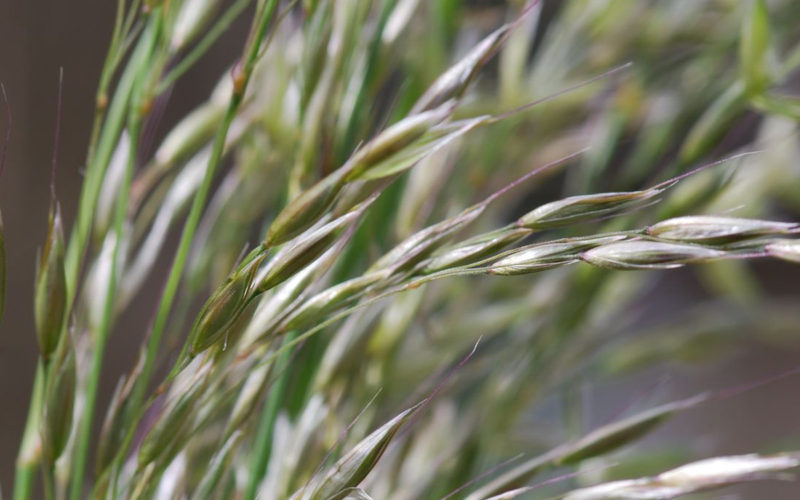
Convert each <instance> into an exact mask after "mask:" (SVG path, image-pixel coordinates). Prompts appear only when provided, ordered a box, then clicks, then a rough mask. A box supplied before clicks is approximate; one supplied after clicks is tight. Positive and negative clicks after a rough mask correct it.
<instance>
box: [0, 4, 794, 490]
mask: <svg viewBox="0 0 800 500" xmlns="http://www.w3.org/2000/svg"><path fill="white" fill-rule="evenodd" d="M468 3H469V2H468ZM471 3H472V4H475V5H477V6H478V7H485V8H487V9H489V8H493V6H496V5H498V4H501V3H502V2H485V1H484V2H471ZM626 3H627V2H626ZM648 3H649V2H648ZM666 3H670V2H669V0H667V2H666ZM674 3H675V4H680V3H682V2H674ZM721 3H730V2H721ZM113 14H114V2H111V1H109V0H79V1H71V2H59V1H53V0H2V1H0V82H2V83H3V84H4V86H5V88H6V91H7V94H8V99H9V102H10V106H11V109H12V112H13V118H14V124H13V128H12V138H11V143H10V145H9V156H8V164H7V168H6V171H5V174H4V176H3V177H2V179H0V207H1V208H2V214H3V220H4V223H5V238H6V246H7V258H8V262H9V274H8V283H7V290H8V293H7V304H6V315H5V317H4V318H3V322H2V325H0V484H1V485H2V489H3V492H9V491H10V489H11V482H12V476H13V463H14V457H15V454H16V452H17V447H18V444H19V438H20V435H21V432H22V428H23V423H24V418H25V413H26V411H27V405H28V402H29V394H30V390H31V381H32V376H33V370H34V365H35V359H36V339H35V334H34V332H33V312H32V303H33V300H32V296H33V291H32V287H33V277H34V269H35V259H36V256H37V251H38V248H39V246H40V245H41V242H42V241H43V239H44V236H45V232H46V218H47V209H48V203H49V172H50V168H51V158H52V154H53V136H54V130H55V116H56V99H57V90H58V74H59V68H63V69H64V84H63V109H62V121H61V140H60V144H59V148H58V170H57V187H56V189H57V193H58V198H59V200H60V203H61V207H62V213H63V214H64V216H65V222H66V225H67V227H70V222H71V218H72V216H73V215H74V211H75V203H76V200H77V197H78V193H79V189H80V184H81V180H82V177H81V170H82V165H83V161H84V157H85V154H86V151H85V144H86V143H87V139H88V136H89V126H90V124H91V119H92V112H93V100H94V92H95V89H96V82H97V78H98V73H99V70H100V68H101V66H102V60H103V57H104V56H105V47H106V43H107V41H108V38H109V36H110V31H111V24H110V20H111V19H112V17H113ZM244 26H245V24H244V23H239V24H236V25H234V29H232V30H231V31H230V33H229V34H228V35H227V36H225V37H224V38H223V39H222V41H221V42H220V43H218V44H217V46H216V47H215V48H214V49H213V51H212V53H211V54H210V56H209V57H206V58H204V59H203V60H202V61H201V63H200V64H199V65H198V66H197V67H195V68H194V69H193V70H192V73H191V74H190V75H189V76H188V77H187V78H185V79H184V80H183V81H182V83H181V84H179V86H178V87H176V88H175V89H174V91H173V93H172V96H171V98H170V101H169V106H168V107H167V108H166V112H165V116H164V118H163V121H162V124H161V127H160V129H159V135H163V133H164V132H165V131H166V130H168V129H169V126H170V125H171V124H174V123H175V122H176V121H177V120H178V119H179V118H180V117H181V116H183V115H184V114H185V113H186V112H187V111H188V110H190V109H192V108H193V106H195V105H197V103H199V102H201V101H202V100H204V99H205V98H206V97H207V95H208V93H209V92H210V90H211V88H212V87H213V85H214V84H215V83H216V81H217V79H218V76H219V75H220V74H221V73H222V72H223V71H224V70H225V68H226V67H227V64H228V61H230V60H231V58H232V57H233V55H234V54H236V53H237V51H238V49H239V47H240V46H241V43H242V38H243V37H244ZM2 116H3V119H4V117H5V113H2ZM748 120H749V121H748ZM757 124H758V121H757V120H754V118H753V117H752V116H744V117H742V118H741V119H740V120H739V121H738V122H737V127H738V128H736V127H732V130H733V132H732V133H731V139H730V141H731V144H735V143H736V140H737V134H738V135H740V136H741V135H742V134H744V136H747V135H748V134H750V133H752V131H750V130H749V129H754V128H755V127H756V125H757ZM4 127H5V125H2V128H0V130H5V129H4ZM748 127H749V129H748ZM794 161H795V163H796V165H800V157H797V158H795V159H794ZM792 189H795V190H797V191H799V192H800V184H798V185H795V186H793V187H792ZM541 195H542V196H548V195H547V193H544V194H541ZM745 202H746V200H742V203H745ZM795 209H796V207H794V208H791V207H780V210H781V211H782V215H784V216H785V217H786V218H787V220H800V214H799V213H798V212H796V211H794V210H795ZM752 268H753V269H754V270H755V273H754V276H755V277H756V278H757V281H758V285H757V286H758V288H759V289H760V292H759V293H761V294H763V295H762V297H767V298H770V299H774V302H775V303H782V304H783V303H789V304H791V303H794V304H796V305H797V309H798V310H800V301H799V300H797V299H798V298H799V297H800V268H798V267H791V266H789V265H787V264H781V263H775V262H758V263H756V264H754V265H753V266H752ZM154 274H158V273H154ZM653 280H658V282H657V283H655V284H654V286H653V287H652V288H651V289H650V291H649V292H648V295H647V296H646V297H641V298H640V299H639V301H638V302H639V307H640V311H639V312H640V315H641V316H642V317H648V318H654V317H669V316H670V315H672V314H675V312H676V311H681V312H683V311H686V310H688V309H691V307H692V306H694V305H695V304H696V303H697V302H699V301H700V300H702V299H705V298H707V297H708V295H709V294H708V290H707V286H706V285H704V284H703V283H700V282H698V278H697V277H696V276H695V275H694V274H693V273H692V272H691V271H685V272H684V271H680V272H670V273H659V274H657V275H653ZM151 285H156V284H151ZM154 293H157V287H156V286H150V287H149V288H148V289H147V290H146V291H145V293H143V294H142V295H143V296H144V298H143V299H142V300H139V301H138V302H137V303H135V304H134V306H133V307H132V310H131V312H130V313H128V314H131V315H138V316H139V317H147V316H149V315H151V314H152V302H151V301H149V300H147V298H148V296H151V295H152V294H154ZM763 300H764V301H765V302H768V300H766V299H763ZM721 315H722V318H720V321H721V322H723V323H724V322H725V321H733V322H737V321H740V319H741V321H742V322H743V323H742V325H743V326H745V327H746V328H744V330H746V333H745V334H743V335H742V336H741V338H740V339H739V341H738V342H737V343H736V345H735V346H727V345H723V344H721V343H715V342H713V341H709V343H707V344H704V348H705V349H706V350H707V352H700V353H695V352H692V353H687V354H686V356H685V359H684V360H683V361H685V362H678V363H668V364H665V363H660V362H657V361H654V362H653V363H652V366H645V367H644V369H643V371H641V372H639V373H638V374H637V375H636V376H631V377H622V378H621V379H619V382H614V383H608V384H603V385H600V386H597V385H592V386H591V390H587V391H586V392H585V394H582V395H581V397H583V398H585V400H586V405H587V407H588V408H590V411H589V414H590V415H592V419H593V422H594V423H595V424H600V423H603V422H607V421H610V420H612V419H613V418H614V417H615V415H617V414H618V413H620V412H621V411H623V410H624V409H625V408H627V407H628V406H629V405H631V404H635V403H636V402H637V401H638V400H640V399H645V400H646V399H647V398H650V397H652V393H662V394H668V395H672V396H676V397H679V396H688V395H691V394H694V393H695V392H698V391H703V390H706V389H723V388H729V387H736V386H739V385H746V384H749V383H752V382H755V381H759V380H763V379H766V378H769V377H772V376H774V375H778V374H781V373H784V372H786V371H788V370H791V369H794V368H796V367H798V366H800V324H797V323H793V322H791V321H788V322H786V323H785V324H781V325H778V326H775V325H769V327H766V326H765V327H764V328H762V327H761V326H760V323H759V321H758V320H753V321H752V324H746V321H745V317H744V316H743V317H742V318H738V317H736V316H735V315H728V314H727V313H724V312H723V313H721ZM688 322H689V324H691V319H689V320H688ZM139 323H141V322H139ZM766 330H769V332H771V335H770V336H769V338H768V339H766V340H765V338H764V336H762V335H760V334H762V333H764V331H766ZM141 335H142V332H140V331H137V330H135V329H132V328H130V327H126V324H125V321H124V317H123V321H121V325H120V327H119V328H118V329H117V331H116V332H115V339H114V341H113V342H112V343H111V345H112V351H111V352H109V354H108V356H109V357H108V358H107V359H108V360H109V361H108V362H107V363H106V371H107V372H108V377H107V379H105V382H104V383H103V385H102V387H101V390H102V392H101V397H100V407H101V408H102V407H105V405H106V403H107V401H108V398H109V396H110V391H111V390H112V388H113V385H114V382H115V381H116V379H117V376H118V375H119V374H120V373H122V372H123V371H125V370H126V369H127V367H129V366H130V364H131V363H132V360H133V358H134V354H135V352H136V348H137V346H138V345H139V343H140V341H141ZM695 355H696V358H697V359H700V360H701V362H694V361H696V360H697V359H693V356H695ZM619 362H620V363H624V360H620V361H619ZM674 440H677V441H686V440H690V442H689V443H688V444H689V445H690V446H691V447H692V448H693V451H694V452H695V454H696V455H698V456H711V455H715V454H736V453H744V452H749V451H752V450H765V451H770V450H778V449H793V448H794V449H797V448H800V377H787V378H785V379H783V380H781V381H777V382H774V383H771V384H769V385H766V386H763V387H759V388H755V389H753V390H750V391H747V392H745V393H743V394H741V395H738V396H736V397H733V398H730V399H726V400H724V401H718V402H714V403H712V404H708V405H705V406H703V407H702V408H701V409H700V410H694V411H691V412H687V413H686V414H683V415H680V416H679V417H677V418H676V419H675V420H674V421H672V422H671V423H669V424H667V425H666V426H664V427H663V428H662V429H661V430H659V431H658V432H656V433H654V434H653V435H652V436H650V437H648V438H647V441H646V442H647V443H649V444H655V446H659V443H662V444H664V450H665V453H668V452H670V450H671V449H672V448H671V445H672V444H673V442H674ZM719 495H721V496H718V497H715V498H723V497H724V498H749V499H762V498H772V499H786V500H790V499H795V498H798V497H800V486H798V485H797V484H778V485H774V484H770V485H748V486H747V487H742V488H736V489H735V493H727V494H726V493H720V494H719Z"/></svg>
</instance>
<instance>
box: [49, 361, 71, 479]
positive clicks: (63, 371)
mask: <svg viewBox="0 0 800 500" xmlns="http://www.w3.org/2000/svg"><path fill="white" fill-rule="evenodd" d="M59 358H60V359H58V360H56V361H55V362H54V365H53V368H52V372H51V375H50V377H49V381H48V387H47V395H46V400H45V406H44V420H43V423H42V447H43V450H44V456H45V457H46V458H47V461H48V462H49V463H50V464H53V463H55V461H56V460H57V459H58V457H59V456H61V454H62V453H63V451H64V448H65V447H66V446H67V441H69V436H70V433H71V432H72V414H73V409H74V406H75V377H76V373H75V355H74V354H73V352H72V351H71V350H68V351H67V353H66V354H65V355H64V356H63V357H61V356H59Z"/></svg>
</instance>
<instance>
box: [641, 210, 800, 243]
mask: <svg viewBox="0 0 800 500" xmlns="http://www.w3.org/2000/svg"><path fill="white" fill-rule="evenodd" d="M798 230H800V225H799V224H796V223H789V222H773V221H767V220H758V219H743V218H738V217H719V216H713V215H695V216H686V217H676V218H674V219H668V220H665V221H662V222H659V223H657V224H654V225H652V226H650V227H649V228H647V233H648V234H650V235H651V236H655V237H657V238H660V239H664V240H673V241H681V242H686V243H703V244H718V243H732V242H737V241H741V240H745V239H749V238H756V237H759V236H774V235H785V234H794V233H796V232H798Z"/></svg>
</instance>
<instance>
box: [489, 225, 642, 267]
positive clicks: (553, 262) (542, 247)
mask: <svg viewBox="0 0 800 500" xmlns="http://www.w3.org/2000/svg"><path fill="white" fill-rule="evenodd" d="M625 238H627V236H624V235H612V236H602V237H590V238H573V239H565V240H558V241H550V242H547V243H536V244H533V245H529V246H526V247H522V248H520V249H518V250H517V251H515V252H514V253H512V254H511V255H509V256H508V257H504V258H502V259H500V260H498V261H497V262H495V263H494V264H492V266H491V268H490V269H489V272H490V273H492V274H500V275H504V276H513V275H516V274H529V273H535V272H539V271H545V270H547V269H552V268H554V267H559V266H563V265H567V264H573V263H575V262H577V261H579V260H580V254H581V252H583V251H585V250H587V249H590V248H594V247H597V246H599V245H605V244H608V243H613V242H615V241H620V240H624V239H625Z"/></svg>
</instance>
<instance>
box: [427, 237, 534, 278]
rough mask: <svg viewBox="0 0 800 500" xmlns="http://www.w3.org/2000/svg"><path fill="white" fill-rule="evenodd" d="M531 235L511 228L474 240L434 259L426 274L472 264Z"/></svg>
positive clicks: (429, 264)
mask: <svg viewBox="0 0 800 500" xmlns="http://www.w3.org/2000/svg"><path fill="white" fill-rule="evenodd" d="M530 233H531V231H530V230H529V229H526V228H509V229H501V230H499V231H493V232H491V233H488V234H485V235H481V236H479V237H477V238H472V239H470V240H467V241H465V242H463V243H461V244H459V245H457V246H455V247H454V248H450V249H448V250H446V251H445V252H442V253H441V254H439V255H438V256H435V257H433V258H432V259H431V260H430V262H429V263H428V265H427V266H425V271H424V272H425V273H434V272H436V271H442V270H445V269H452V268H455V267H459V266H465V265H469V264H472V263H473V262H477V261H479V260H481V259H483V258H486V257H490V256H491V255H494V254H495V253H497V252H498V251H499V250H502V249H503V248H505V247H507V246H508V245H511V244H512V243H515V242H517V241H519V240H521V239H522V238H524V237H525V236H527V235H529V234H530Z"/></svg>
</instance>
